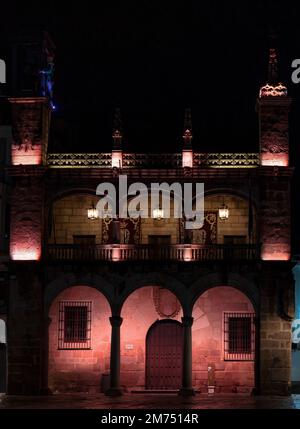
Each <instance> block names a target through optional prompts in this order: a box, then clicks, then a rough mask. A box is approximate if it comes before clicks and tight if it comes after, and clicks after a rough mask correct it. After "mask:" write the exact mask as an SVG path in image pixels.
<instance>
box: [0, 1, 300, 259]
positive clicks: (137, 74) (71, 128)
mask: <svg viewBox="0 0 300 429" xmlns="http://www.w3.org/2000/svg"><path fill="white" fill-rule="evenodd" d="M33 3H34V6H32V5H28V4H27V2H22V4H21V5H20V6H18V7H16V2H15V1H10V2H6V3H5V5H2V7H1V9H2V10H1V29H0V36H1V42H0V45H1V46H2V47H3V46H5V45H7V41H8V40H9V38H11V37H13V36H14V35H15V34H18V33H19V32H20V31H23V30H26V29H36V30H47V31H48V32H49V33H50V35H51V37H52V39H53V41H54V42H55V44H56V47H57V50H56V71H55V101H56V104H57V111H56V112H55V114H54V116H53V121H52V131H51V143H50V149H51V150H52V151H62V152H64V151H65V152H67V151H73V152H76V151H78V152H80V151H85V152H86V151H89V150H90V151H110V150H111V130H112V120H113V110H114V107H115V106H118V107H120V108H121V111H122V115H123V122H124V149H125V150H127V151H140V152H159V151H161V152H168V151H171V152H173V151H180V149H181V145H182V140H181V135H182V128H183V116H184V109H185V107H191V108H192V118H193V133H194V141H193V146H194V148H195V149H196V150H198V151H222V152H230V151H241V152H246V151H258V124H257V116H256V113H255V100H256V97H257V95H258V91H259V87H260V85H262V84H264V83H266V77H267V61H268V49H269V47H270V45H271V43H270V37H269V35H270V34H271V33H272V34H275V35H276V37H277V41H276V42H274V43H275V45H276V46H277V48H278V53H279V62H280V77H281V80H282V81H283V82H285V83H286V84H287V85H288V88H289V94H290V95H291V96H292V97H293V98H294V101H293V106H292V112H291V117H290V118H291V164H292V165H296V164H297V163H298V164H299V167H300V162H298V159H300V156H299V155H300V154H299V143H298V141H299V138H300V123H299V122H300V121H299V120H298V118H299V115H300V84H298V85H295V84H293V83H292V81H291V73H292V68H291V62H292V60H293V59H295V58H300V4H299V1H289V0H285V1H277V2H275V1H266V0H265V1H263V0H261V1H244V0H243V1H241V0H240V1H220V0H218V1H217V0H209V1H207V2H203V1H199V0H198V1H188V0H182V1H177V2H175V1H174V2H165V1H153V0H152V1H151V0H139V1H138V2H136V1H130V0H128V1H126V2H125V1H122V2H116V1H108V2H94V1H93V2H92V1H85V2H80V3H79V4H78V5H77V4H76V3H75V2H74V3H72V7H71V3H70V4H69V3H66V2H62V1H59V2H58V1H47V2H41V1H39V2H33ZM65 3H66V5H65ZM67 4H68V5H69V9H68V10H67V11H65V9H66V6H67ZM3 7H4V10H3ZM62 7H64V9H62ZM274 43H272V44H274ZM0 53H1V51H0ZM298 176H299V174H298V175H296V176H295V177H296V178H295V180H294V188H295V189H294V192H295V197H294V206H293V214H294V220H297V219H299V217H300V211H299V210H298V209H297V205H296V204H295V201H296V195H297V188H298V183H300V181H299V180H298ZM295 213H296V214H295ZM296 223H297V222H296ZM298 247H299V251H300V246H298ZM295 249H296V250H297V251H298V249H297V248H296V247H295Z"/></svg>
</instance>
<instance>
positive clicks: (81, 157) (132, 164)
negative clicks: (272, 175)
mask: <svg viewBox="0 0 300 429" xmlns="http://www.w3.org/2000/svg"><path fill="white" fill-rule="evenodd" d="M259 164H260V160H259V153H199V152H195V153H194V166H195V167H204V168H254V167H258V166H259ZM47 165H48V167H51V168H111V153H49V154H48V156H47ZM181 165H182V154H181V153H152V154H145V153H123V168H180V167H181Z"/></svg>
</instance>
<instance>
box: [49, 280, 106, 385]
mask: <svg viewBox="0 0 300 429" xmlns="http://www.w3.org/2000/svg"><path fill="white" fill-rule="evenodd" d="M60 301H91V302H92V309H91V349H90V350H80V349H79V350H60V349H59V347H58V328H59V302H60ZM110 315H111V311H110V306H109V304H108V302H107V300H106V298H105V297H104V296H103V295H102V294H101V293H100V292H98V291H97V290H96V289H93V288H90V287H87V286H74V287H71V288H69V289H66V290H64V291H63V292H62V293H61V294H59V295H58V296H57V297H56V299H55V300H54V301H53V303H52V305H51V307H50V311H49V318H50V320H51V321H50V325H49V369H48V374H49V388H50V389H51V391H52V392H74V391H77V392H89V393H96V392H100V390H101V383H102V377H103V374H109V365H110V363H109V362H110V341H111V326H110V322H109V317H110Z"/></svg>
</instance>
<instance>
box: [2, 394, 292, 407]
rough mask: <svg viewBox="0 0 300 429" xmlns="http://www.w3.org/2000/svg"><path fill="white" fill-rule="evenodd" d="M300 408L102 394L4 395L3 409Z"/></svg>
mask: <svg viewBox="0 0 300 429" xmlns="http://www.w3.org/2000/svg"><path fill="white" fill-rule="evenodd" d="M70 408H72V409H74V408H76V409H119V408H123V409H155V408H157V409H161V408H169V409H300V395H292V396H290V397H279V396H272V397H267V396H257V397H253V396H251V397H246V396H241V395H237V394H236V395H234V396H232V395H229V396H228V395H226V396H225V395H222V396H221V395H215V396H213V397H208V396H207V395H196V396H194V397H192V398H181V397H178V396H177V395H149V394H139V395H133V394H127V395H124V396H122V397H121V398H109V397H106V396H104V395H102V394H99V395H84V394H65V395H61V394H59V395H52V396H37V397H32V396H5V395H0V409H70Z"/></svg>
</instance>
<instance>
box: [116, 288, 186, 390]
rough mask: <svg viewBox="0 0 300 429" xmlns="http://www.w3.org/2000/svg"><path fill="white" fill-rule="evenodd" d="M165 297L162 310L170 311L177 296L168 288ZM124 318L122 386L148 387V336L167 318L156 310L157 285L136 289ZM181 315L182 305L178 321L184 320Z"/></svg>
mask: <svg viewBox="0 0 300 429" xmlns="http://www.w3.org/2000/svg"><path fill="white" fill-rule="evenodd" d="M161 297H162V302H161V304H160V308H161V310H163V311H164V312H165V313H166V314H170V313H171V312H172V310H173V308H174V304H175V303H176V298H175V297H174V295H173V294H172V293H171V292H169V291H168V290H166V289H164V292H163V294H162V296H161ZM122 317H123V323H122V326H121V385H122V387H124V388H126V389H128V390H131V389H132V388H144V387H145V359H146V356H145V345H146V335H147V332H148V329H149V328H150V326H151V325H152V324H153V323H154V322H155V321H157V320H160V319H164V317H161V316H160V315H159V314H158V313H157V311H156V309H155V305H154V300H153V287H150V286H149V287H144V288H142V289H139V290H137V291H135V292H133V293H132V294H131V295H130V296H129V297H128V299H127V300H126V302H125V304H124V306H123V309H122ZM181 317H182V311H181V308H180V311H179V313H178V314H177V316H176V317H174V320H179V321H181Z"/></svg>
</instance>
